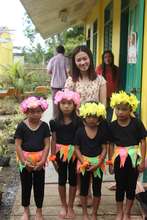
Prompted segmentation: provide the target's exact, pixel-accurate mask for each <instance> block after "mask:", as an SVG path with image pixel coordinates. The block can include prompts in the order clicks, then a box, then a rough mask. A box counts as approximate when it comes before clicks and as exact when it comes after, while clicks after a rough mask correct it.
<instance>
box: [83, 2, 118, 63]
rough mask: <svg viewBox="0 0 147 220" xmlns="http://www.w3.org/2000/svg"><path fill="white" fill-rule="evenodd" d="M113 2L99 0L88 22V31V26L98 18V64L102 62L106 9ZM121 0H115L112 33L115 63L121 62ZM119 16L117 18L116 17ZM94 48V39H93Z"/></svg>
mask: <svg viewBox="0 0 147 220" xmlns="http://www.w3.org/2000/svg"><path fill="white" fill-rule="evenodd" d="M110 2H111V0H99V1H98V3H97V5H96V6H95V7H94V8H93V10H92V11H91V12H90V13H89V15H88V17H87V19H86V21H85V23H86V33H87V32H88V28H89V27H92V25H93V22H94V21H95V20H96V19H98V29H97V34H98V38H97V64H100V63H101V62H102V61H101V55H102V53H103V47H104V10H105V7H106V6H107V5H108V4H109V3H110ZM120 2H121V1H120V0H113V34H112V51H113V53H114V57H115V64H116V65H118V63H119V45H120V34H119V33H120ZM116 18H117V19H116ZM90 45H91V49H92V39H91V44H90Z"/></svg>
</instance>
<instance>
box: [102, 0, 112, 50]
mask: <svg viewBox="0 0 147 220" xmlns="http://www.w3.org/2000/svg"><path fill="white" fill-rule="evenodd" d="M112 8H113V7H112V2H111V3H110V4H109V5H108V6H107V7H106V8H105V11H104V50H108V49H109V50H111V49H112Z"/></svg>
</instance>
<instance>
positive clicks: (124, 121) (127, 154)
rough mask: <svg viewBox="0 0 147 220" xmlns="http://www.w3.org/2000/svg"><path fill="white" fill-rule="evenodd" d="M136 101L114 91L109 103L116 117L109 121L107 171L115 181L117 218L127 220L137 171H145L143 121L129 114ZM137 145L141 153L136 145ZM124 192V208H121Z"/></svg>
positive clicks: (117, 219)
mask: <svg viewBox="0 0 147 220" xmlns="http://www.w3.org/2000/svg"><path fill="white" fill-rule="evenodd" d="M138 103H139V102H138V100H137V98H136V96H135V95H133V94H130V95H128V94H126V93H125V92H123V91H120V92H119V93H113V94H112V97H111V102H110V105H111V107H112V108H115V113H116V117H117V119H116V120H115V121H113V122H111V124H110V134H111V138H110V139H111V143H112V144H113V145H112V144H111V145H110V152H109V158H110V162H111V163H112V165H110V172H111V173H112V172H113V167H114V173H115V180H116V203H117V216H116V220H122V219H123V220H129V219H130V214H131V208H132V205H133V201H134V197H135V188H136V183H137V178H138V175H139V172H142V171H143V170H144V165H145V153H146V143H145V137H146V135H147V133H146V130H145V128H144V125H143V123H142V122H141V121H140V120H139V119H137V118H135V117H132V113H133V112H135V111H136V109H137V106H138ZM139 144H140V152H141V154H139V153H138V152H139V151H138V150H139V149H138V145H139ZM125 193H126V208H125V210H123V201H124V195H125Z"/></svg>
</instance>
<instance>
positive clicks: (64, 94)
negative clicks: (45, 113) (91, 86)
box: [54, 89, 80, 106]
mask: <svg viewBox="0 0 147 220" xmlns="http://www.w3.org/2000/svg"><path fill="white" fill-rule="evenodd" d="M63 99H66V100H72V101H73V102H74V104H75V105H77V106H79V105H80V95H79V93H77V92H73V91H70V90H68V89H65V90H64V91H58V92H57V93H56V95H55V101H54V103H55V104H56V105H57V104H58V103H59V102H61V101H62V100H63Z"/></svg>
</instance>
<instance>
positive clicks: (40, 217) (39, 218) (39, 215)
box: [35, 210, 43, 220]
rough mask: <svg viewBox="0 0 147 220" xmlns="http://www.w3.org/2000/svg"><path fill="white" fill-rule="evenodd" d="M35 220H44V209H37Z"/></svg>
mask: <svg viewBox="0 0 147 220" xmlns="http://www.w3.org/2000/svg"><path fill="white" fill-rule="evenodd" d="M35 220H43V215H42V210H37V211H36V216H35Z"/></svg>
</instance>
